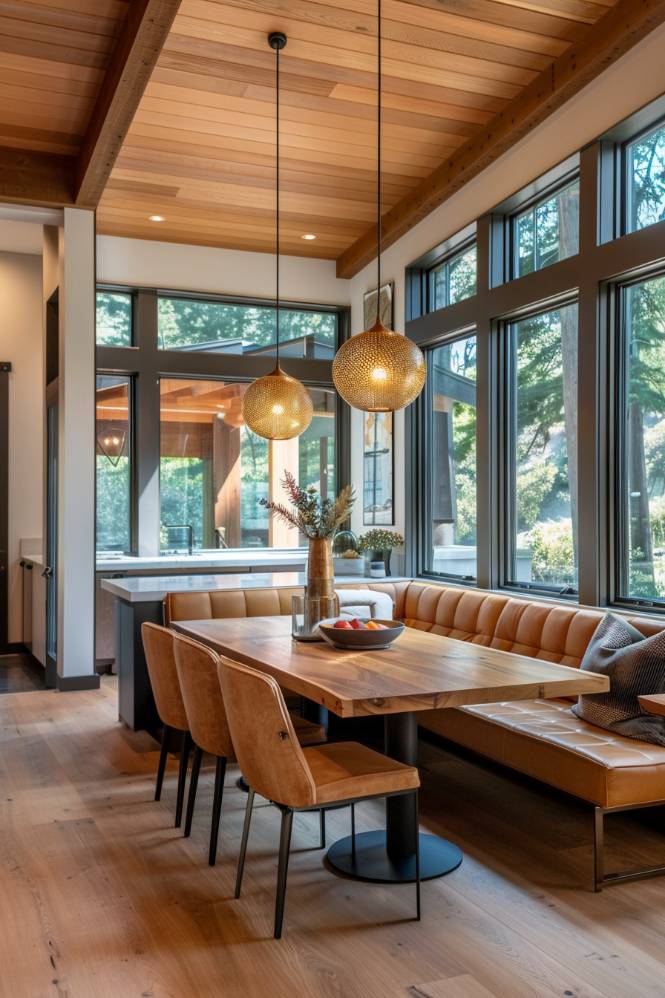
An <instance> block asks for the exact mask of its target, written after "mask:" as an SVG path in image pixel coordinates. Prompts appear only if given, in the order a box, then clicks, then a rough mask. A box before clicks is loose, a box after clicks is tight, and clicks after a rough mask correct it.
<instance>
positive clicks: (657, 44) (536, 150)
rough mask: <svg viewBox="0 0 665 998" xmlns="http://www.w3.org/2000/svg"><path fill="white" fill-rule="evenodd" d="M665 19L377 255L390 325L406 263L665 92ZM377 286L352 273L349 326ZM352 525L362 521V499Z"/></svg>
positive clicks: (398, 427) (398, 509) (357, 423)
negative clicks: (390, 300) (389, 287)
mask: <svg viewBox="0 0 665 998" xmlns="http://www.w3.org/2000/svg"><path fill="white" fill-rule="evenodd" d="M664 51H665V26H662V27H660V28H658V29H657V30H656V31H654V32H653V33H652V34H651V35H650V36H649V37H648V38H647V39H645V41H643V42H642V43H641V44H639V45H637V46H636V47H635V48H634V49H632V51H631V52H629V53H628V54H627V55H625V56H623V58H622V59H619V60H618V61H617V62H616V63H614V64H613V65H612V66H610V68H609V69H607V70H606V71H605V72H604V73H603V74H602V75H601V76H599V77H598V78H597V79H596V80H594V82H593V83H591V84H590V85H589V86H588V87H586V88H585V89H584V90H583V91H582V92H581V93H579V94H578V95H577V96H576V97H574V98H573V99H572V100H570V101H569V102H568V103H567V104H566V105H564V107H562V108H561V109H560V110H559V111H557V112H556V113H555V114H553V115H552V116H551V117H550V118H548V119H547V121H545V122H543V124H542V125H540V126H538V127H537V128H534V129H533V131H531V132H530V133H529V135H528V136H527V137H526V138H524V139H522V140H521V141H520V142H518V143H516V145H515V146H513V147H512V149H510V151H509V152H507V153H506V154H505V155H503V156H502V157H501V158H500V159H498V160H497V161H496V162H495V163H493V164H492V166H490V167H488V169H487V170H485V171H484V172H483V173H482V174H480V176H478V177H476V178H475V179H474V180H471V181H470V182H469V183H468V184H467V185H466V186H465V187H464V188H463V189H462V190H460V191H459V192H458V193H457V194H455V195H454V196H453V197H452V198H450V200H448V201H446V202H445V204H443V205H441V207H440V208H437V209H436V210H435V211H433V212H432V213H431V214H430V215H428V216H427V218H425V219H423V221H422V222H420V223H419V224H418V225H416V226H414V228H413V229H411V230H410V232H408V233H407V234H406V235H405V236H403V237H402V238H401V239H399V240H398V241H397V242H396V243H394V244H393V245H392V246H390V247H389V248H388V249H387V250H386V251H385V253H384V254H383V255H382V262H381V271H382V281H391V280H392V281H394V282H395V329H397V330H399V331H400V332H403V330H404V310H405V300H404V269H405V267H407V266H408V265H409V264H410V263H412V262H413V261H414V260H416V259H417V258H418V257H419V256H421V255H422V254H423V253H425V252H427V250H429V249H431V248H432V247H434V246H436V245H437V244H438V243H440V242H442V241H443V240H445V239H447V238H449V237H450V236H452V235H454V234H455V233H456V232H459V231H460V229H463V228H464V227H465V226H466V225H469V223H471V222H473V221H474V220H475V219H476V218H478V216H479V215H482V214H484V213H485V212H486V211H489V210H491V209H492V208H493V207H494V206H495V205H496V204H498V203H499V202H501V201H503V200H504V199H505V198H506V197H508V196H509V195H510V194H513V193H515V191H518V190H520V189H521V188H522V187H524V186H526V184H528V183H529V182H530V181H532V180H534V179H536V178H537V177H539V176H540V175H541V174H543V173H545V172H547V170H549V169H551V168H552V167H553V166H556V164H557V163H560V162H561V161H562V160H564V159H566V158H567V157H568V156H570V155H571V154H572V153H574V152H576V151H577V150H578V149H581V148H582V147H583V146H585V145H587V144H588V143H589V142H591V141H593V140H594V139H595V138H597V137H598V135H600V134H602V133H603V132H604V131H606V130H607V129H609V128H611V127H612V126H613V125H615V124H617V123H618V122H620V121H621V120H622V119H623V118H626V117H627V116H628V115H630V114H632V113H633V112H634V111H636V110H638V109H639V108H640V107H642V106H643V105H645V104H647V103H649V101H651V100H654V99H655V98H656V97H659V96H660V95H661V94H662V93H665V59H663V53H664ZM374 287H376V264H375V263H372V264H370V265H368V266H367V267H365V268H364V269H363V270H362V271H361V272H360V273H359V274H357V275H356V276H355V277H354V278H353V279H352V281H351V308H352V317H351V328H352V330H353V331H354V332H360V331H361V329H362V315H363V303H362V299H363V294H364V293H365V291H368V290H370V289H371V288H374ZM395 433H396V453H395V477H396V482H395V524H396V525H395V529H397V530H400V531H402V532H403V531H404V496H405V454H404V413H399V414H398V415H397V419H396V421H395ZM351 467H352V478H353V480H354V481H355V482H356V483H360V485H362V470H363V469H362V414H361V413H358V412H354V414H353V418H352V450H351ZM353 529H354V530H356V531H358V530H361V529H362V503H358V504H357V506H356V512H355V514H354V518H353Z"/></svg>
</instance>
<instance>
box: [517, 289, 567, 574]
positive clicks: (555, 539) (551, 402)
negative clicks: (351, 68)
mask: <svg viewBox="0 0 665 998" xmlns="http://www.w3.org/2000/svg"><path fill="white" fill-rule="evenodd" d="M509 336H510V349H509V351H508V358H509V361H508V362H509V369H510V370H509V383H510V385H511V386H512V387H511V391H510V398H509V412H510V413H511V418H510V421H511V422H512V427H513V429H512V433H511V434H509V436H510V459H509V468H510V472H509V475H510V481H509V483H508V485H509V493H510V495H511V496H512V501H509V508H510V523H509V543H510V547H511V554H512V558H511V560H512V564H511V565H509V567H508V571H509V572H510V577H509V579H508V580H507V581H508V582H511V583H515V584H518V585H519V584H527V585H533V586H538V587H542V588H544V589H547V588H552V589H557V590H559V591H566V590H568V591H571V592H574V591H576V589H577V357H578V350H577V305H566V306H564V307H563V308H559V309H556V310H554V311H550V312H544V313H542V314H540V315H534V316H531V317H529V318H527V319H522V320H520V321H519V322H515V323H513V324H512V325H511V326H510V327H509Z"/></svg>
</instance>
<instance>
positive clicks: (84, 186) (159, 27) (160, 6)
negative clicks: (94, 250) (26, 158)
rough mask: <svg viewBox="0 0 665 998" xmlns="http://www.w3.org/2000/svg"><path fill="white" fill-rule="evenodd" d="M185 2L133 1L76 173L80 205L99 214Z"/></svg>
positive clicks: (87, 133)
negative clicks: (118, 157)
mask: <svg viewBox="0 0 665 998" xmlns="http://www.w3.org/2000/svg"><path fill="white" fill-rule="evenodd" d="M179 7H180V0H133V2H132V3H131V5H130V7H129V10H128V13H127V19H126V21H125V22H124V24H123V27H122V31H121V33H120V35H119V37H118V40H117V42H116V45H115V48H114V50H113V53H112V55H111V60H110V63H109V65H108V67H107V69H106V73H105V75H104V81H103V83H102V86H101V89H100V91H99V95H98V97H97V100H96V102H95V106H94V109H93V112H92V116H91V119H90V122H89V124H88V128H87V131H86V133H85V135H84V137H83V141H82V144H81V151H80V154H79V158H78V163H77V167H76V198H75V200H76V204H77V205H80V206H81V207H90V208H95V207H96V206H97V204H98V202H99V199H100V198H101V196H102V193H103V191H104V187H105V186H106V181H107V180H108V178H109V175H110V173H111V170H112V169H113V164H114V163H115V161H116V157H117V155H118V153H119V152H120V149H121V147H122V143H123V141H124V139H125V136H126V134H127V132H128V130H129V126H130V125H131V123H132V119H133V117H134V114H135V112H136V109H137V107H138V105H139V101H140V100H141V97H142V96H143V91H144V90H145V88H146V86H147V84H148V81H149V79H150V76H151V73H152V71H153V69H154V67H155V64H156V62H157V59H158V57H159V54H160V52H161V51H162V47H163V46H164V43H165V41H166V38H167V35H168V33H169V31H170V29H171V25H172V24H173V20H174V18H175V15H176V13H177V11H178V8H179Z"/></svg>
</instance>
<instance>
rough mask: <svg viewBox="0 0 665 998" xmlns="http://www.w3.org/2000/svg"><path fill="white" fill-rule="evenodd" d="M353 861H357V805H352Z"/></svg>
mask: <svg viewBox="0 0 665 998" xmlns="http://www.w3.org/2000/svg"><path fill="white" fill-rule="evenodd" d="M351 859H352V860H353V862H354V863H355V861H356V805H355V804H352V805H351Z"/></svg>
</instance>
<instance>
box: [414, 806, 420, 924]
mask: <svg viewBox="0 0 665 998" xmlns="http://www.w3.org/2000/svg"><path fill="white" fill-rule="evenodd" d="M413 798H414V815H413V818H414V821H415V823H416V921H417V922H419V921H420V814H419V807H418V792H417V791H416V793H415V794H414V795H413Z"/></svg>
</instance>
